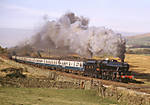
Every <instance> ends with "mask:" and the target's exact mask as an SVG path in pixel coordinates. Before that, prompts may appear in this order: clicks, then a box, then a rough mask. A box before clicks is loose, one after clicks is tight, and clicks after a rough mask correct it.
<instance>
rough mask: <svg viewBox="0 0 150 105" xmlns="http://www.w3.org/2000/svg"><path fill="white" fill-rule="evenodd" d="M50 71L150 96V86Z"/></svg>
mask: <svg viewBox="0 0 150 105" xmlns="http://www.w3.org/2000/svg"><path fill="white" fill-rule="evenodd" d="M3 59H5V60H8V58H4V57H3ZM25 65H28V66H34V67H35V65H29V64H25ZM36 67H37V66H36ZM37 68H42V69H43V67H37ZM44 69H45V70H48V71H49V70H50V69H46V68H44ZM50 71H54V72H56V73H57V74H60V75H64V76H67V77H71V78H75V79H81V80H92V81H98V82H100V83H102V84H103V85H104V86H106V87H107V86H114V87H118V88H124V89H130V90H135V91H137V92H139V93H140V92H142V94H148V95H150V86H149V85H145V84H138V83H121V82H115V81H110V80H102V79H98V78H91V77H86V76H81V75H76V74H71V73H66V72H58V71H56V70H50Z"/></svg>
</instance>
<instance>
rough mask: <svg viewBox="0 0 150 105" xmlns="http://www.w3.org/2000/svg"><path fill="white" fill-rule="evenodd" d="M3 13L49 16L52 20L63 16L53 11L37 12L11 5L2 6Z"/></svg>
mask: <svg viewBox="0 0 150 105" xmlns="http://www.w3.org/2000/svg"><path fill="white" fill-rule="evenodd" d="M0 8H1V11H2V10H4V11H11V12H15V13H22V14H27V15H34V16H43V15H45V14H46V15H48V16H49V17H52V18H57V17H59V16H60V15H61V13H59V12H52V11H44V10H37V9H33V8H26V7H23V6H18V5H10V4H0Z"/></svg>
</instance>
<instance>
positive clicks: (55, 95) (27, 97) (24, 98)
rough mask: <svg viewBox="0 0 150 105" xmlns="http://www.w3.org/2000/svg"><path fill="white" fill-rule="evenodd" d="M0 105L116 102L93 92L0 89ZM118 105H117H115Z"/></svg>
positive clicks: (95, 104) (108, 104)
mask: <svg viewBox="0 0 150 105" xmlns="http://www.w3.org/2000/svg"><path fill="white" fill-rule="evenodd" d="M0 99H1V100H0V105H110V104H117V102H115V101H113V100H110V99H106V98H105V99H102V97H99V96H98V95H97V94H96V91H94V90H79V89H77V90H75V89H60V90H58V89H48V88H8V87H7V88H2V87H0ZM117 105H119V104H117Z"/></svg>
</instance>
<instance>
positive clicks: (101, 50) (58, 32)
mask: <svg viewBox="0 0 150 105" xmlns="http://www.w3.org/2000/svg"><path fill="white" fill-rule="evenodd" d="M88 24H89V19H88V18H85V17H83V16H81V17H79V16H76V15H75V14H74V13H72V12H69V13H66V14H64V15H63V16H61V17H60V18H59V19H58V20H52V21H46V23H45V24H44V26H43V27H42V28H41V30H40V31H39V32H38V33H37V34H36V35H35V36H33V37H32V41H31V42H30V45H32V46H34V47H35V48H37V49H51V50H57V51H59V52H63V51H65V52H68V53H76V54H79V55H80V56H83V57H92V56H102V55H103V56H106V55H107V56H114V57H119V58H120V59H121V60H122V61H124V58H125V55H124V54H125V51H126V50H125V49H126V47H125V44H126V40H125V39H124V38H123V37H122V36H121V35H120V34H117V33H115V32H114V31H112V30H110V29H106V28H104V27H89V26H88Z"/></svg>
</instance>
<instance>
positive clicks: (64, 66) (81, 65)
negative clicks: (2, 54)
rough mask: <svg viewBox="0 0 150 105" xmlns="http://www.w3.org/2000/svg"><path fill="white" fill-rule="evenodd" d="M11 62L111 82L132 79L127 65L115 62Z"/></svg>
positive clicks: (13, 57)
mask: <svg viewBox="0 0 150 105" xmlns="http://www.w3.org/2000/svg"><path fill="white" fill-rule="evenodd" d="M11 58H12V59H13V60H15V61H17V62H22V63H28V64H32V65H36V66H37V65H38V66H43V67H46V68H49V69H55V70H58V71H65V72H68V73H70V72H71V73H76V74H80V75H84V76H90V77H95V78H101V79H106V80H113V81H120V82H124V81H130V80H132V79H133V78H134V76H132V75H131V72H130V71H129V64H128V63H125V62H118V61H117V60H109V59H105V60H82V61H77V60H63V59H47V58H32V57H21V56H12V57H11Z"/></svg>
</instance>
